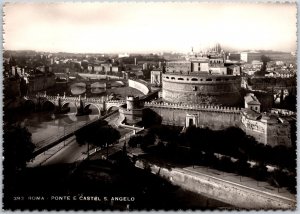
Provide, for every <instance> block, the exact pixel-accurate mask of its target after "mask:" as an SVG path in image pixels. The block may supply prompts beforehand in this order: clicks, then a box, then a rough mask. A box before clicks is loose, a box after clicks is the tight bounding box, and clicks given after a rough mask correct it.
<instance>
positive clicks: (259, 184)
mask: <svg viewBox="0 0 300 214" xmlns="http://www.w3.org/2000/svg"><path fill="white" fill-rule="evenodd" d="M181 170H183V171H185V172H190V173H193V174H196V175H197V174H198V173H200V174H205V175H209V176H212V177H214V178H218V179H220V180H224V182H230V183H234V184H236V185H241V186H245V187H248V188H251V189H255V190H258V191H262V192H266V193H269V194H272V195H276V196H277V197H282V198H286V199H290V200H293V201H296V196H295V195H294V194H292V193H290V192H289V191H288V190H287V189H286V188H285V187H282V188H276V187H273V186H271V185H270V184H268V183H267V182H264V181H257V180H254V179H253V178H250V177H245V176H240V175H237V174H235V173H228V172H223V171H219V170H216V169H212V168H208V167H204V166H194V168H193V167H192V166H189V167H184V168H181Z"/></svg>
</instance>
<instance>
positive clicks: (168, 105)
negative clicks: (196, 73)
mask: <svg viewBox="0 0 300 214" xmlns="http://www.w3.org/2000/svg"><path fill="white" fill-rule="evenodd" d="M144 107H150V108H151V107H153V108H170V109H184V110H195V111H211V112H222V113H232V114H240V112H241V108H238V107H227V106H216V105H197V104H178V103H166V102H164V103H160V102H145V103H144Z"/></svg>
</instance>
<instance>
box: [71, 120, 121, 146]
mask: <svg viewBox="0 0 300 214" xmlns="http://www.w3.org/2000/svg"><path fill="white" fill-rule="evenodd" d="M75 136H76V140H77V142H78V143H79V144H88V150H89V144H92V145H95V146H97V147H104V146H108V145H111V144H113V143H114V142H116V141H117V140H118V139H119V138H120V137H121V135H120V132H119V131H118V130H116V129H114V128H113V127H112V126H110V125H108V124H107V123H106V122H105V121H98V122H96V123H93V124H91V125H89V126H85V127H83V128H81V129H80V130H78V131H77V132H76V133H75Z"/></svg>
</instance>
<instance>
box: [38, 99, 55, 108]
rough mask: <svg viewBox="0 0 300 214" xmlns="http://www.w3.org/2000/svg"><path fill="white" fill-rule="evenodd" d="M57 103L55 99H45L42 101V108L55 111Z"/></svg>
mask: <svg viewBox="0 0 300 214" xmlns="http://www.w3.org/2000/svg"><path fill="white" fill-rule="evenodd" d="M55 107H56V103H55V102H54V101H53V100H43V101H42V102H41V110H43V111H44V110H50V111H54V109H55Z"/></svg>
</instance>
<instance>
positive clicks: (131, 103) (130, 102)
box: [126, 96, 140, 110]
mask: <svg viewBox="0 0 300 214" xmlns="http://www.w3.org/2000/svg"><path fill="white" fill-rule="evenodd" d="M139 102H140V100H139V97H134V96H127V98H126V105H127V110H133V109H137V108H139V107H140V103H139Z"/></svg>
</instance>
